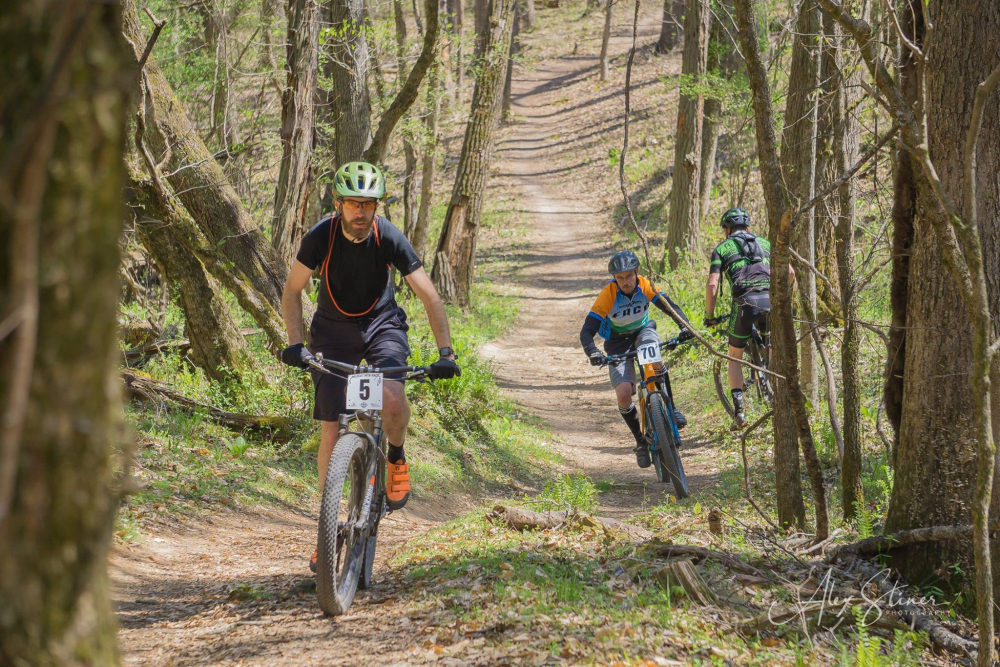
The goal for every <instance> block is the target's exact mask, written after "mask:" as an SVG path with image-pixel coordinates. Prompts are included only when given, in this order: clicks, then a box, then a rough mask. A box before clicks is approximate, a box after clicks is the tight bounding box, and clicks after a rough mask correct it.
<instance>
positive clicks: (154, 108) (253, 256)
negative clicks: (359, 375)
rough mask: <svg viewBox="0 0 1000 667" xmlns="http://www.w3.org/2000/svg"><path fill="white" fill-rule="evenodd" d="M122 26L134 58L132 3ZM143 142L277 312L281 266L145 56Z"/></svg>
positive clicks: (127, 0)
mask: <svg viewBox="0 0 1000 667" xmlns="http://www.w3.org/2000/svg"><path fill="white" fill-rule="evenodd" d="M122 7H123V16H124V21H123V27H122V30H123V32H124V34H125V38H126V40H127V41H128V42H129V44H130V46H131V47H132V50H133V52H134V54H135V58H136V59H138V57H139V56H140V55H141V54H142V51H143V49H144V47H145V45H146V34H145V32H144V31H143V30H142V27H141V25H140V23H139V15H138V13H137V11H136V6H135V2H134V0H123V2H122ZM145 73H146V76H147V78H148V81H149V92H150V96H149V101H148V103H147V108H146V110H145V113H146V123H147V125H148V130H147V138H148V140H149V143H150V146H151V148H152V152H153V155H154V156H155V158H156V159H157V160H158V161H160V162H161V163H162V169H163V171H164V172H165V174H166V180H167V182H168V183H169V184H170V186H171V187H172V188H173V190H174V192H176V193H177V198H178V199H179V200H180V201H181V203H182V204H183V205H184V208H185V209H187V212H188V213H189V214H190V215H191V217H192V218H193V219H194V220H195V222H196V223H198V226H199V227H200V228H201V229H202V231H203V232H204V234H205V236H206V237H208V239H209V240H210V241H211V242H212V243H214V244H218V245H219V246H220V247H221V249H222V252H223V253H225V255H226V257H227V258H228V259H229V260H230V261H231V262H232V263H233V265H234V266H235V268H236V269H237V270H238V271H240V272H241V273H242V274H243V275H245V276H246V277H247V279H248V280H249V281H250V283H251V284H252V285H253V288H254V289H255V290H256V291H257V292H259V293H260V294H261V295H262V297H263V298H264V299H266V300H267V301H268V302H269V303H270V304H271V305H272V306H274V307H275V308H280V304H281V291H282V288H283V287H284V283H285V276H286V267H285V265H284V262H283V261H282V259H281V257H280V256H279V255H278V253H277V252H275V250H274V248H273V247H272V246H271V244H270V243H268V241H267V239H266V238H265V237H264V234H263V233H262V232H261V231H260V228H259V226H258V225H257V223H256V222H255V221H254V220H253V219H252V218H251V217H250V214H249V213H248V212H247V209H246V207H245V206H244V205H243V202H242V201H241V200H240V198H239V196H238V195H237V194H236V191H235V190H234V189H233V186H232V184H231V183H230V182H229V180H228V179H227V178H226V174H225V172H223V170H222V167H220V166H219V164H218V162H216V161H215V159H214V158H213V157H212V154H211V153H209V151H208V149H207V148H206V147H205V144H204V142H203V141H202V140H201V137H199V136H198V133H197V132H196V131H195V128H194V126H193V125H192V124H191V122H190V120H189V119H188V117H187V115H186V114H185V113H184V109H183V107H182V106H181V103H180V101H179V100H178V99H177V96H176V95H174V91H173V89H172V88H171V87H170V84H169V83H168V82H167V79H166V77H165V76H164V75H163V71H162V70H161V69H160V67H159V66H158V65H157V64H156V62H155V60H154V59H153V58H152V57H150V58H149V60H147V61H146V67H145Z"/></svg>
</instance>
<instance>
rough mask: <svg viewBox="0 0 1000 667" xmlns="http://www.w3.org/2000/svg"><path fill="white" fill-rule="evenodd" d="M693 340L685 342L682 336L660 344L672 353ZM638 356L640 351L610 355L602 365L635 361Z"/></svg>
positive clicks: (689, 339) (662, 348)
mask: <svg viewBox="0 0 1000 667" xmlns="http://www.w3.org/2000/svg"><path fill="white" fill-rule="evenodd" d="M691 340H693V339H692V338H687V339H685V340H681V339H680V336H674V337H673V338H671V339H669V340H665V341H663V342H662V343H660V349H661V350H665V351H666V352H670V351H672V350H674V349H676V348H677V347H678V346H679V345H683V344H684V343H687V342H689V341H691ZM637 356H639V351H638V350H632V351H631V352H623V353H622V354H609V355H607V356H605V357H604V363H603V364H601V365H602V366H607V365H608V364H612V363H617V362H619V361H625V360H627V359H635V358H636V357H637Z"/></svg>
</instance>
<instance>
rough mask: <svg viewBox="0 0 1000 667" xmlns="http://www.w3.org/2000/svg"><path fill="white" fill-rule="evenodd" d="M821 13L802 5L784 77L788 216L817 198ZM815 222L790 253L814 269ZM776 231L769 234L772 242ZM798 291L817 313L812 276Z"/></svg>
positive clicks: (815, 394)
mask: <svg viewBox="0 0 1000 667" xmlns="http://www.w3.org/2000/svg"><path fill="white" fill-rule="evenodd" d="M820 26H821V22H820V11H819V7H818V6H817V5H816V3H815V2H814V0H805V2H803V3H802V5H801V6H800V8H799V16H798V18H797V20H796V23H795V40H794V42H793V43H792V64H791V70H790V71H789V75H788V102H787V103H786V105H785V129H784V132H783V133H782V141H781V173H782V177H783V178H784V181H785V187H787V188H788V196H789V199H790V200H791V205H792V210H793V211H794V210H798V209H799V208H800V207H801V206H802V205H804V204H805V203H806V202H808V201H809V200H811V199H812V198H813V195H815V192H816V111H817V106H816V105H817V99H818V95H817V91H818V89H819V64H820V54H819V33H820ZM815 224H816V218H815V215H814V213H813V210H812V209H810V210H809V211H808V212H807V213H805V214H804V215H803V216H802V220H800V221H799V223H798V230H797V232H796V234H795V237H794V238H793V239H792V244H793V247H794V248H795V251H796V252H798V253H799V254H800V255H801V256H802V257H804V258H805V259H806V260H807V261H808V262H809V263H810V264H812V265H813V266H815V264H816V247H815V239H816V237H815V231H816V228H815ZM776 231H777V230H773V229H772V230H771V234H772V236H774V235H775V232H776ZM797 282H798V284H799V289H800V290H802V292H803V298H805V299H806V301H807V302H808V303H809V308H810V310H811V311H812V312H813V313H816V312H817V310H816V274H814V273H813V272H812V271H801V272H800V273H799V275H798V281H797ZM812 326H814V325H813V324H812V323H810V322H803V323H802V324H801V325H800V337H801V338H802V368H801V378H802V379H801V381H802V390H803V391H804V392H805V394H806V396H807V397H808V399H809V400H810V401H811V402H812V404H813V405H817V404H818V402H819V400H818V399H819V381H818V378H819V373H818V364H817V361H818V360H817V356H816V349H815V347H814V346H813V340H812V337H811V336H810V335H809V330H810V328H811V327H812Z"/></svg>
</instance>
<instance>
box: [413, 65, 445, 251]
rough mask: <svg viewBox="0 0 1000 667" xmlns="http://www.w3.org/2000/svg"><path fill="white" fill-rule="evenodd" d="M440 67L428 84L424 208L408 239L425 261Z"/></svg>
mask: <svg viewBox="0 0 1000 667" xmlns="http://www.w3.org/2000/svg"><path fill="white" fill-rule="evenodd" d="M440 67H441V66H439V65H436V66H435V67H434V68H433V69H432V70H431V73H430V76H429V77H428V80H427V115H426V116H425V118H424V124H425V127H426V128H427V142H426V143H425V144H424V155H423V164H422V167H421V176H420V208H419V210H418V212H417V224H416V226H415V227H414V228H413V232H412V233H411V234H408V235H407V238H409V239H410V243H411V244H412V245H413V249H414V250H415V251H416V253H417V255H418V256H419V257H420V258H421V259H423V258H424V253H425V252H426V245H427V228H428V227H429V226H430V220H431V204H432V203H433V197H434V171H435V167H436V165H437V147H438V141H439V138H438V114H439V113H440V112H441V95H442V93H443V91H442V90H440V86H441V72H440Z"/></svg>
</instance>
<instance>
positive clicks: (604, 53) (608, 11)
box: [598, 0, 615, 81]
mask: <svg viewBox="0 0 1000 667" xmlns="http://www.w3.org/2000/svg"><path fill="white" fill-rule="evenodd" d="M614 6H615V3H614V0H604V31H603V32H602V33H601V55H600V58H599V59H598V60H599V61H600V66H601V74H600V79H601V81H607V80H608V74H610V67H609V64H608V45H609V44H610V42H611V18H612V15H613V11H614Z"/></svg>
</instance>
